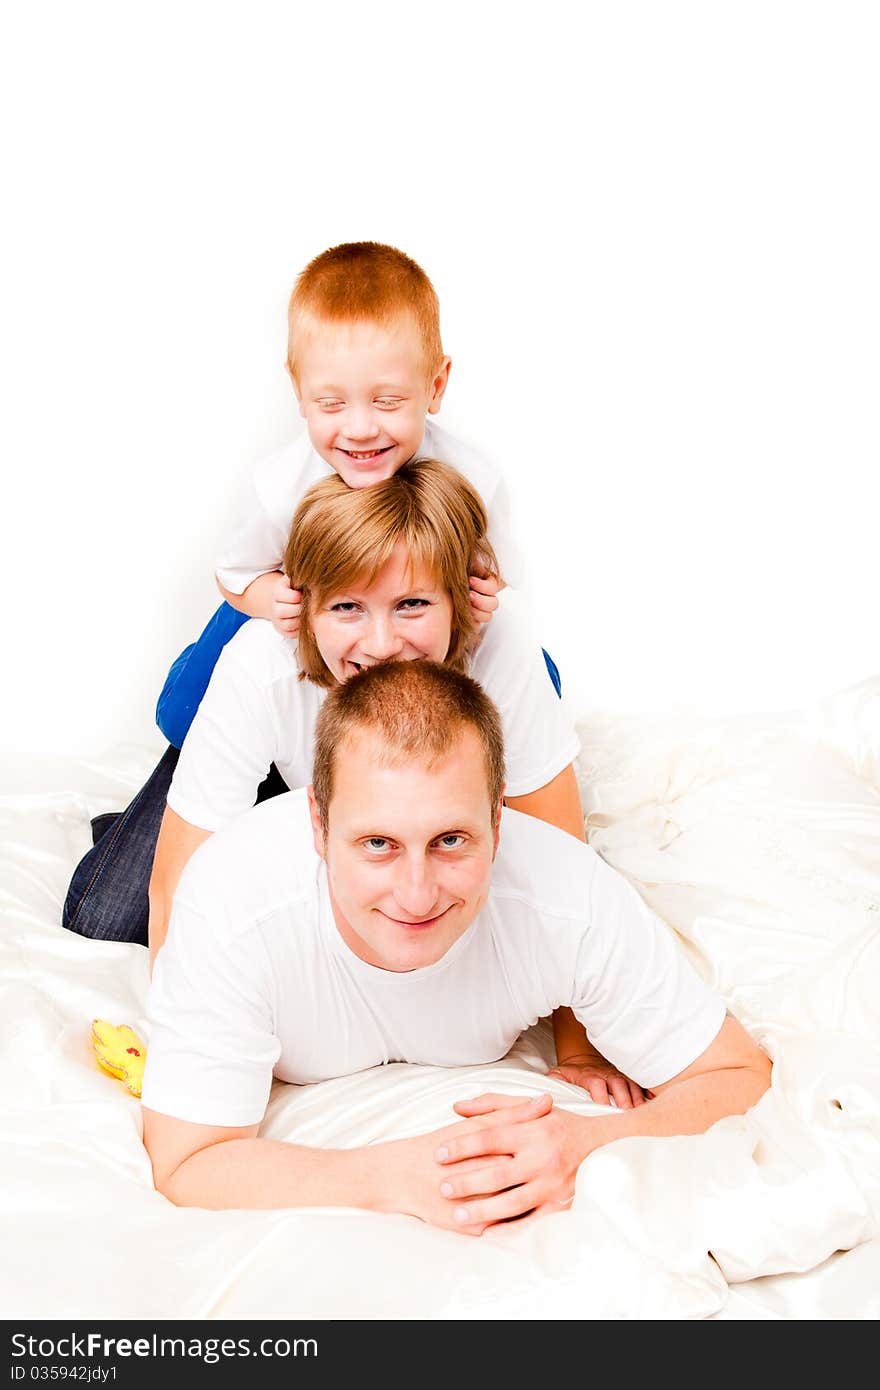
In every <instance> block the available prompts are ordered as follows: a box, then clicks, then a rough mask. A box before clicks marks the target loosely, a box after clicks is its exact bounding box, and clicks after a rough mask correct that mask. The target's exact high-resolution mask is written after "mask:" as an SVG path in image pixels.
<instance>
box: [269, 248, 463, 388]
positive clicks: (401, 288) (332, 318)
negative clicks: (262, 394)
mask: <svg viewBox="0 0 880 1390" xmlns="http://www.w3.org/2000/svg"><path fill="white" fill-rule="evenodd" d="M406 314H408V315H410V317H411V318H412V319H413V320H414V321H415V325H416V328H417V329H418V333H419V337H420V338H421V340H422V348H423V351H424V354H425V373H426V376H427V377H428V379H430V378H431V377H433V376H434V375H435V373H436V372H438V371H439V370H440V365H441V363H442V361H443V356H444V353H443V343H442V340H441V338H440V305H439V302H438V299H437V292H436V290H435V289H434V286H433V285H432V284H431V281H430V280H429V279H428V277H427V275H426V274H425V272H424V271H423V270H422V268H421V266H420V265H417V264H416V262H415V261H414V260H412V259H411V258H410V257H409V256H407V255H404V253H403V251H398V250H397V249H396V247H394V246H385V245H383V244H382V242H379V241H349V242H345V243H343V244H342V245H341V246H331V247H330V249H329V250H328V251H322V252H321V254H320V255H319V256H315V258H314V260H312V261H309V263H308V265H307V266H306V268H305V269H304V270H303V271H301V272H300V274H299V276H298V277H297V281H296V284H295V285H294V287H293V293H292V294H291V296H290V303H289V304H288V308H287V365H288V367H289V369H290V373H291V376H292V377H293V378H294V380H295V381H297V380H298V379H299V359H298V345H297V340H298V337H299V334H300V331H301V330H302V329H303V328H304V327H306V326H307V325H308V324H309V323H315V322H318V323H320V322H322V321H323V322H325V323H377V324H381V325H382V326H383V327H388V326H390V325H391V324H393V323H394V322H395V321H397V320H398V319H400V318H401V317H402V316H403V315H406Z"/></svg>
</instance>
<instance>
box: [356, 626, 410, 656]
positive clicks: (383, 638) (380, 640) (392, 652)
mask: <svg viewBox="0 0 880 1390" xmlns="http://www.w3.org/2000/svg"><path fill="white" fill-rule="evenodd" d="M362 645H363V649H364V652H365V653H366V654H367V655H368V656H371V657H373V659H374V660H375V661H387V660H389V658H391V657H395V656H399V655H400V653H401V652H402V651H403V638H402V637H401V636H400V634H399V632H398V631H397V629H396V628H395V626H394V623H393V622H392V621H391V620H390V619H387V618H376V619H374V621H373V622H372V623H371V624H370V627H369V630H368V631H367V633H366V634H365V636H364V638H363V639H362Z"/></svg>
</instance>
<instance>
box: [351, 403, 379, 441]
mask: <svg viewBox="0 0 880 1390" xmlns="http://www.w3.org/2000/svg"><path fill="white" fill-rule="evenodd" d="M345 434H346V438H348V439H350V440H351V441H352V443H362V442H365V441H367V440H370V439H377V438H378V435H379V424H378V421H377V420H376V419H375V418H374V417H373V415H372V414H371V413H370V411H368V410H357V409H351V410H349V411H348V413H347V414H346V417H345Z"/></svg>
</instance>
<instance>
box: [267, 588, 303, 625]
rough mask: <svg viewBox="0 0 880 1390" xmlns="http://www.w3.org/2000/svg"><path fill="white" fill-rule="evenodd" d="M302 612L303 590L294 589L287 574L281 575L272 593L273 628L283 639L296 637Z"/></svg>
mask: <svg viewBox="0 0 880 1390" xmlns="http://www.w3.org/2000/svg"><path fill="white" fill-rule="evenodd" d="M301 612H302V590H301V589H294V588H293V587H292V586H291V583H290V580H289V579H288V577H287V575H286V574H279V575H278V579H277V583H276V584H275V587H274V589H273V591H272V626H273V627H274V629H275V631H276V632H280V633H281V636H282V637H296V635H297V633H298V632H299V619H300V614H301Z"/></svg>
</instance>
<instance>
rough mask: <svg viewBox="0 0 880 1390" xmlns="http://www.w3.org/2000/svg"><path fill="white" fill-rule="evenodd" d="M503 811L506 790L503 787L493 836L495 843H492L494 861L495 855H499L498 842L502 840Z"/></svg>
mask: <svg viewBox="0 0 880 1390" xmlns="http://www.w3.org/2000/svg"><path fill="white" fill-rule="evenodd" d="M503 810H504V788H503V787H502V789H501V795H500V796H499V798H498V809H497V811H496V812H495V826H494V836H493V843H492V858H493V859H494V858H495V855H496V854H497V853H498V841H499V840H500V838H501V812H502V811H503Z"/></svg>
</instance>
